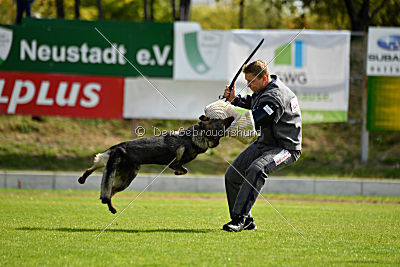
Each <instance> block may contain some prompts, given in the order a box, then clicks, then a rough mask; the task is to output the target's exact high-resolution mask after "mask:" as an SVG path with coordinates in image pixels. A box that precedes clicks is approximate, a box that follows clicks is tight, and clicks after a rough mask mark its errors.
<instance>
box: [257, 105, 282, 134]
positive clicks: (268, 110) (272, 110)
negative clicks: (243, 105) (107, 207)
mask: <svg viewBox="0 0 400 267" xmlns="http://www.w3.org/2000/svg"><path fill="white" fill-rule="evenodd" d="M278 108H279V107H278V105H276V104H274V103H271V102H267V103H263V105H262V106H261V107H259V108H256V109H253V110H252V114H253V119H254V123H255V125H256V129H260V128H264V127H266V126H268V125H269V124H270V123H271V122H272V121H273V120H274V118H275V115H276V111H277V109H278Z"/></svg>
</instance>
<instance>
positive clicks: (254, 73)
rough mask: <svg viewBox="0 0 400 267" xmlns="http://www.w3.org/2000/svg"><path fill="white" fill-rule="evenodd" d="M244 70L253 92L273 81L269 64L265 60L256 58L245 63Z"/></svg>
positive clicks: (248, 84)
mask: <svg viewBox="0 0 400 267" xmlns="http://www.w3.org/2000/svg"><path fill="white" fill-rule="evenodd" d="M242 71H243V73H244V78H245V79H246V81H247V86H248V87H249V88H250V89H251V90H252V91H253V92H258V91H260V90H262V89H263V88H264V87H265V86H267V84H268V83H269V82H270V81H271V76H270V74H269V69H268V66H267V64H266V63H265V62H264V61H261V60H256V61H253V62H251V63H250V64H248V65H244V66H243V69H242Z"/></svg>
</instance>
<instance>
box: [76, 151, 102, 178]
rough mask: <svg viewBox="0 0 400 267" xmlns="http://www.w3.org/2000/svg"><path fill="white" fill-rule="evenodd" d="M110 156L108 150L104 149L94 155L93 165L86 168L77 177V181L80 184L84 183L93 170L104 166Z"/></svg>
mask: <svg viewBox="0 0 400 267" xmlns="http://www.w3.org/2000/svg"><path fill="white" fill-rule="evenodd" d="M109 157H110V152H109V151H106V152H104V153H99V154H97V155H96V157H95V158H94V161H93V166H92V167H90V168H89V169H87V170H86V171H85V172H84V173H83V175H82V176H81V177H79V179H78V182H79V183H80V184H84V183H85V182H86V179H87V178H88V177H89V175H91V174H92V173H93V172H94V171H95V170H97V169H99V168H102V167H104V166H106V164H107V161H108V159H109Z"/></svg>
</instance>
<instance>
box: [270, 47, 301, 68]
mask: <svg viewBox="0 0 400 267" xmlns="http://www.w3.org/2000/svg"><path fill="white" fill-rule="evenodd" d="M292 46H293V47H292ZM304 46H305V45H304V42H303V41H295V42H294V45H293V44H289V46H288V45H287V44H284V45H282V46H280V47H278V48H277V49H275V51H274V54H275V56H276V58H275V59H274V64H275V65H289V66H290V65H292V66H294V67H295V68H302V67H304V66H305V57H304V56H305V54H304V53H305V48H304Z"/></svg>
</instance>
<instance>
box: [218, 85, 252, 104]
mask: <svg viewBox="0 0 400 267" xmlns="http://www.w3.org/2000/svg"><path fill="white" fill-rule="evenodd" d="M235 89H236V87H235V85H233V87H232V89H229V86H228V85H227V86H226V88H225V91H224V97H225V98H226V100H227V101H228V102H230V103H231V104H232V105H234V106H238V107H241V108H245V109H250V108H251V96H249V95H246V96H244V97H242V96H240V95H238V96H237V97H235Z"/></svg>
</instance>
